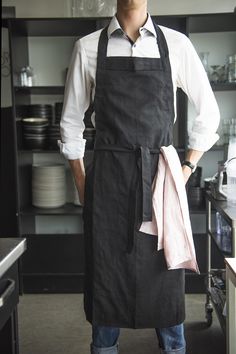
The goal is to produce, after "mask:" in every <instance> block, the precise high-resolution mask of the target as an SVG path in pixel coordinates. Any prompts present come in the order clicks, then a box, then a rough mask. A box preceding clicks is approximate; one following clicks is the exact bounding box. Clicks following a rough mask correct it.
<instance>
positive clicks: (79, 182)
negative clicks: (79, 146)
mask: <svg viewBox="0 0 236 354" xmlns="http://www.w3.org/2000/svg"><path fill="white" fill-rule="evenodd" d="M69 163H70V167H71V170H72V173H73V176H74V180H75V184H76V187H77V190H78V193H79V200H80V202H81V204H82V205H84V185H85V170H84V161H83V159H76V160H69Z"/></svg>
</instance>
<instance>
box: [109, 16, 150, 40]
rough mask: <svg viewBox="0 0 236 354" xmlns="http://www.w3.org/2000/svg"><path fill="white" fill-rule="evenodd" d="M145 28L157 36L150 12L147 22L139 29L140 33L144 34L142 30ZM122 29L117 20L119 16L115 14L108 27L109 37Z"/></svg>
mask: <svg viewBox="0 0 236 354" xmlns="http://www.w3.org/2000/svg"><path fill="white" fill-rule="evenodd" d="M143 29H145V30H146V31H148V32H149V33H151V34H152V35H153V36H154V37H156V36H157V34H156V30H155V27H154V25H153V22H152V19H151V16H150V14H149V13H148V17H147V21H146V22H145V24H144V25H143V26H142V27H140V29H139V32H140V34H141V35H142V30H143ZM118 30H119V31H122V32H123V30H122V28H121V26H120V24H119V22H118V20H117V17H116V16H113V17H112V19H111V22H110V24H109V26H108V29H107V36H108V39H109V38H110V37H111V35H112V34H113V33H114V32H117V31H118Z"/></svg>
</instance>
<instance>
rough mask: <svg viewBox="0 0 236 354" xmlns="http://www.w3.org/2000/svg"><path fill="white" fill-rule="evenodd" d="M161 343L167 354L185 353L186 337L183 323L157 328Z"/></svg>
mask: <svg viewBox="0 0 236 354" xmlns="http://www.w3.org/2000/svg"><path fill="white" fill-rule="evenodd" d="M156 334H157V337H158V340H159V345H160V347H161V349H162V351H163V353H166V354H175V353H178V354H185V346H186V343H185V338H184V325H183V323H182V324H180V325H177V326H173V327H168V328H156Z"/></svg>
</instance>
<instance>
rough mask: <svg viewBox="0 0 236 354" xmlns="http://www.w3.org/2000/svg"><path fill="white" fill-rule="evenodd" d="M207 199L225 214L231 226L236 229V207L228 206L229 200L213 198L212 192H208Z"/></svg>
mask: <svg viewBox="0 0 236 354" xmlns="http://www.w3.org/2000/svg"><path fill="white" fill-rule="evenodd" d="M206 196H207V198H208V199H209V200H210V201H211V202H212V204H213V206H214V207H215V208H216V210H218V211H219V212H223V215H224V216H225V218H226V219H227V220H228V222H229V223H230V224H231V226H232V227H236V206H231V205H229V204H228V202H227V200H217V199H215V198H213V196H212V194H211V192H209V191H207V192H206Z"/></svg>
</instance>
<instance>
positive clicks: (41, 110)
mask: <svg viewBox="0 0 236 354" xmlns="http://www.w3.org/2000/svg"><path fill="white" fill-rule="evenodd" d="M28 117H39V118H46V119H48V120H49V122H52V119H53V110H52V105H50V104H31V105H28Z"/></svg>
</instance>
